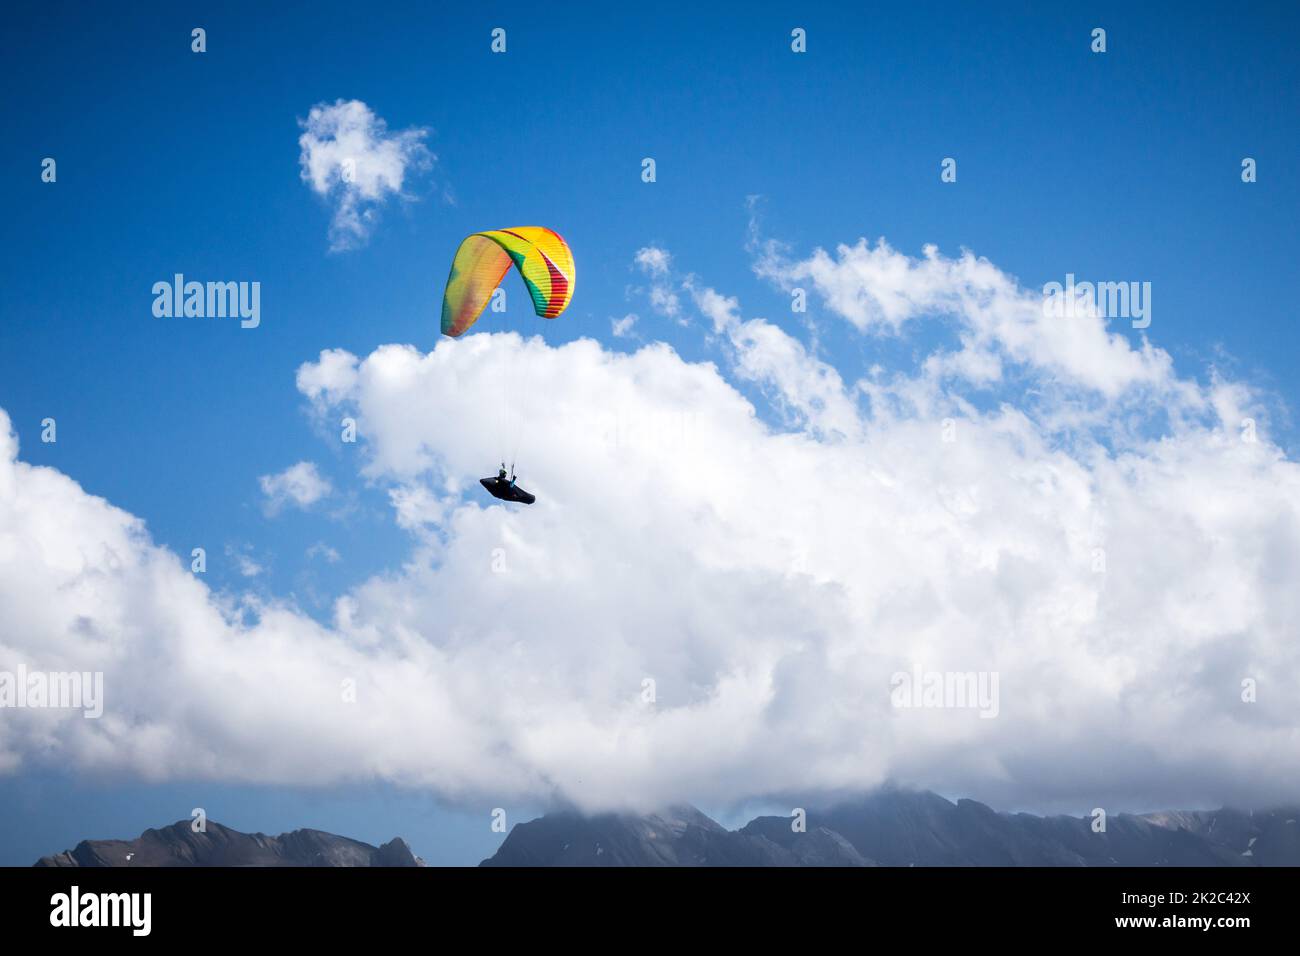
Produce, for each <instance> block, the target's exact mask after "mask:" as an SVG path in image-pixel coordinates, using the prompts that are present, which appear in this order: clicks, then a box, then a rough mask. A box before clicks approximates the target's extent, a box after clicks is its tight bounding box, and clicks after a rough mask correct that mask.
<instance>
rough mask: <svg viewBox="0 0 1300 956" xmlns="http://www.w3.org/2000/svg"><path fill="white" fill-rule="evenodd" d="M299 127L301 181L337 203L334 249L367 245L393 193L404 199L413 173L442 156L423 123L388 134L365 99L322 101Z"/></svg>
mask: <svg viewBox="0 0 1300 956" xmlns="http://www.w3.org/2000/svg"><path fill="white" fill-rule="evenodd" d="M298 125H299V126H301V127H302V129H303V133H302V135H301V136H299V137H298V145H299V146H300V147H301V149H302V152H301V154H300V155H299V157H298V163H299V165H300V166H301V167H302V172H301V175H302V180H303V182H305V183H307V185H308V186H310V187H311V190H312V192H314V193H316V194H317V195H318V196H321V197H323V198H325V199H327V200H330V201H331V202H332V203H333V204H334V216H333V218H332V220H331V221H330V229H329V239H330V251H331V252H342V251H345V250H348V249H355V248H357V247H359V246H363V245H365V244H366V242H367V241H368V240H369V239H370V233H371V231H372V230H373V229H374V226H375V224H376V223H377V222H378V219H379V210H380V209H381V208H382V207H383V205H384V204H385V203H386V202H387V201H388V200H389V199H390V198H391V197H393V196H397V197H402V196H403V193H402V186H403V183H404V182H405V181H406V179H407V176H408V175H409V174H410V173H414V172H418V171H423V170H427V169H430V168H432V166H433V163H434V161H435V160H436V159H437V157H436V156H435V155H434V154H433V153H431V152H429V149H428V148H427V147H426V146H425V145H424V142H423V140H424V139H425V137H427V136H428V134H429V131H428V130H427V129H423V128H420V127H412V128H411V129H405V130H399V131H397V132H389V130H388V124H387V123H386V122H385V121H384V119H383V117H380V116H377V115H376V114H375V112H374V111H373V110H372V109H371V108H370V107H369V106H367V105H366V104H365V103H363V102H361V101H360V100H338V101H336V102H335V103H333V104H328V103H318V104H317V105H315V106H313V107H312V108H311V111H310V112H309V113H308V114H307V118H306V119H300V120H299V121H298Z"/></svg>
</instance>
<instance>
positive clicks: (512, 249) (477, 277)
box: [442, 226, 573, 336]
mask: <svg viewBox="0 0 1300 956" xmlns="http://www.w3.org/2000/svg"><path fill="white" fill-rule="evenodd" d="M511 263H514V266H515V268H516V269H518V270H519V274H520V275H521V276H523V277H524V284H525V285H527V286H528V294H529V295H531V296H532V297H533V309H534V310H535V311H536V312H537V314H538V315H540V316H542V317H543V318H546V319H553V318H555V317H556V316H557V315H559V314H560V313H561V312H563V311H564V309H565V307H566V306H568V304H569V300H571V299H572V298H573V253H572V252H570V251H569V246H568V244H567V243H566V242H565V241H564V240H563V239H562V238H560V235H559V233H556V232H552V231H551V230H550V229H545V228H543V227H541V226H516V227H515V228H513V229H494V230H492V231H491V232H476V233H474V235H472V236H470V237H469V238H467V239H466V240H465V241H464V242H462V243H461V244H460V248H459V249H457V250H456V258H455V259H453V260H452V263H451V275H450V276H448V277H447V291H446V292H444V293H443V296H442V334H443V335H451V336H457V335H460V334H461V333H462V332H464V331H465V330H466V329H468V328H469V327H470V326H471V325H473V324H474V323H475V322H476V321H478V317H479V316H480V315H481V314H482V313H483V310H484V309H485V308H486V307H487V304H488V302H489V301H490V300H491V298H492V293H493V292H494V291H495V290H496V287H497V286H499V285H500V284H501V280H502V279H504V278H505V275H506V273H507V272H508V271H510V264H511Z"/></svg>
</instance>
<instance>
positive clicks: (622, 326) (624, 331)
mask: <svg viewBox="0 0 1300 956" xmlns="http://www.w3.org/2000/svg"><path fill="white" fill-rule="evenodd" d="M636 319H637V316H636V313H635V312H629V313H628V314H627V315H625V316H623V318H621V319H610V320H609V326H610V331H611V332H613V333H614V335H615V336H617V337H618V338H627V337H628V336H629V335H631V334H632V326H634V325H636Z"/></svg>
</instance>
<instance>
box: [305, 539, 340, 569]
mask: <svg viewBox="0 0 1300 956" xmlns="http://www.w3.org/2000/svg"><path fill="white" fill-rule="evenodd" d="M307 557H308V558H321V559H322V560H324V561H326V562H328V563H329V564H338V563H339V562H340V561H341V560H343V558H342V556H341V555H340V554H339V553H338V550H337V549H336V548H333V547H331V546H330V545H328V544H326V543H325V542H324V541H317V542H316V543H315V544H313V545H312V546H311V547H310V548H308V549H307Z"/></svg>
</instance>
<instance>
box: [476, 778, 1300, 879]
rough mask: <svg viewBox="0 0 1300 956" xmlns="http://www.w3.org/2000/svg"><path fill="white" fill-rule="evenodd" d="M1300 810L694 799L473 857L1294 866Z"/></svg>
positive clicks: (566, 828) (572, 825) (526, 829)
mask: <svg viewBox="0 0 1300 956" xmlns="http://www.w3.org/2000/svg"><path fill="white" fill-rule="evenodd" d="M1297 820H1300V808H1295V807H1292V808H1285V809H1279V810H1273V811H1268V812H1255V813H1250V812H1244V811H1240V810H1232V809H1222V810H1209V811H1170V812H1163V813H1150V814H1144V815H1132V814H1117V815H1114V816H1111V817H1110V818H1109V819H1107V820H1106V827H1105V830H1104V831H1100V832H1094V830H1093V819H1092V817H1065V816H1056V817H1038V816H1034V815H1032V814H1028V813H1015V814H1011V813H998V812H997V811H995V810H992V809H990V808H989V807H987V806H985V805H984V804H982V803H977V802H976V801H974V800H958V801H957V802H956V803H953V802H951V801H949V800H946V799H944V798H943V797H940V796H939V795H937V794H934V793H930V792H914V791H903V790H881V791H878V792H876V793H873V794H870V795H868V796H864V797H861V798H858V799H855V800H851V801H847V802H844V803H839V804H836V805H834V806H832V807H830V808H828V809H824V810H812V809H810V810H808V811H807V816H806V820H805V821H804V829H803V831H802V832H796V830H795V827H794V818H793V817H759V818H757V819H755V820H752V821H751V822H750V823H748V824H747V825H745V826H744V827H742V828H741V829H739V830H727V829H725V828H724V827H722V826H720V825H719V824H717V823H716V822H714V821H713V820H711V819H710V818H709V817H707V816H705V815H704V814H703V813H701V812H700V811H698V810H696V809H695V808H694V807H678V808H674V809H672V810H669V811H667V812H664V813H661V814H650V815H644V816H637V815H628V814H602V815H598V816H581V815H579V814H576V813H556V814H547V815H546V816H543V817H541V818H539V819H537V820H533V821H531V822H529V823H523V824H520V825H519V826H516V827H515V828H514V829H512V830H511V831H510V834H509V835H508V836H507V837H506V839H505V841H504V842H503V843H502V844H501V847H500V849H499V850H497V852H496V853H495V854H494V855H493V856H492V857H490V858H489V859H487V860H484V861H483V862H482V863H481V864H480V865H481V866H1300V825H1298V824H1297Z"/></svg>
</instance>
